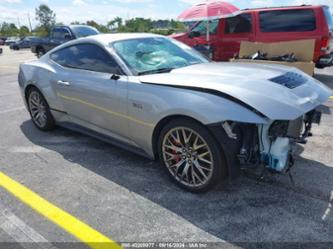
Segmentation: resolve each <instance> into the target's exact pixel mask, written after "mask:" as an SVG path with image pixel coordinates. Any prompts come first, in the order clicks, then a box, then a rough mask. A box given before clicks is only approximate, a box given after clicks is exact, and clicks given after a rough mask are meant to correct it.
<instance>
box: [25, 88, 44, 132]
mask: <svg viewBox="0 0 333 249" xmlns="http://www.w3.org/2000/svg"><path fill="white" fill-rule="evenodd" d="M29 108H30V113H31V116H32V119H33V121H34V123H35V124H36V125H37V126H38V127H40V128H43V127H45V126H46V123H47V113H46V104H45V102H44V100H43V98H42V97H41V95H40V94H39V93H38V92H36V91H33V92H31V94H30V95H29Z"/></svg>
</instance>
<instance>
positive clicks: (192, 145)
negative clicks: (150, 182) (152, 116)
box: [159, 119, 225, 192]
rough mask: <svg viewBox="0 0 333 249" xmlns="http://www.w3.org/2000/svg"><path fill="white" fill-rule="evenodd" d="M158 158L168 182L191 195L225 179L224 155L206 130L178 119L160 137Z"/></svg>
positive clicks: (198, 125)
mask: <svg viewBox="0 0 333 249" xmlns="http://www.w3.org/2000/svg"><path fill="white" fill-rule="evenodd" d="M159 155H160V159H161V160H162V162H163V164H164V165H165V167H166V168H167V170H168V172H169V175H170V176H171V178H172V179H173V180H174V181H175V182H176V183H177V184H178V185H179V186H181V187H182V188H184V189H186V190H189V191H191V192H204V191H207V190H209V189H211V188H212V187H214V186H215V185H216V184H217V183H218V182H219V181H220V180H221V179H222V178H223V176H224V173H225V165H224V163H223V162H224V160H223V152H222V151H221V148H220V146H219V145H218V143H217V142H216V140H215V138H214V137H213V136H212V135H211V134H210V133H209V131H208V130H207V128H206V127H205V126H203V125H201V124H199V123H197V122H195V121H192V120H188V119H177V120H174V121H171V122H170V123H169V124H167V125H166V126H165V127H164V128H163V129H162V132H161V134H160V138H159Z"/></svg>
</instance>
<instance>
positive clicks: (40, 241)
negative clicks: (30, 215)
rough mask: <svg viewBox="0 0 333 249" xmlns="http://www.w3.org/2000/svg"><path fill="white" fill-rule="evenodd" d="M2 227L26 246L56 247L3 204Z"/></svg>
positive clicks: (1, 209)
mask: <svg viewBox="0 0 333 249" xmlns="http://www.w3.org/2000/svg"><path fill="white" fill-rule="evenodd" d="M0 228H1V229H2V230H3V231H5V232H6V233H7V234H8V235H9V236H10V237H12V238H13V239H14V240H15V241H16V242H17V243H20V245H21V246H22V247H24V248H29V249H30V248H32V247H33V248H43V249H56V247H55V246H53V245H52V244H51V243H50V242H49V241H48V240H47V239H45V238H44V237H43V236H42V235H40V234H39V233H37V232H36V231H35V230H34V229H33V228H31V227H30V226H28V225H27V224H26V223H25V222H23V221H22V220H21V219H20V218H18V217H17V216H16V215H15V214H13V213H12V212H10V211H9V210H8V209H6V208H5V207H4V206H3V205H1V204H0ZM31 243H33V245H32V244H31Z"/></svg>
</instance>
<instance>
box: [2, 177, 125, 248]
mask: <svg viewBox="0 0 333 249" xmlns="http://www.w3.org/2000/svg"><path fill="white" fill-rule="evenodd" d="M0 187H2V188H4V189H5V190H7V191H8V192H9V193H11V194H12V195H14V196H15V197H16V198H18V199H19V200H20V201H22V202H23V203H25V204H26V205H28V206H29V207H31V208H32V209H33V210H35V211H36V212H38V213H40V214H41V215H43V216H44V217H46V218H47V219H49V220H50V221H52V222H53V223H55V224H56V225H58V226H59V227H61V228H62V229H64V230H65V231H67V232H68V233H70V234H72V235H73V236H74V237H76V238H77V239H79V240H80V241H82V242H83V243H85V244H86V245H88V246H89V247H90V248H92V249H121V248H122V247H121V246H120V245H118V244H117V243H116V242H114V241H113V240H111V239H109V238H108V237H106V236H104V235H103V234H101V233H99V232H98V231H96V230H94V229H93V228H91V227H90V226H88V225H86V224H85V223H83V222H82V221H80V220H78V219H77V218H75V217H74V216H72V215H70V214H69V213H67V212H66V211H63V210H61V209H60V208H58V207H56V206H55V205H53V204H52V203H50V202H48V201H47V200H45V199H44V198H42V197H40V196H39V195H37V194H36V193H34V192H32V191H31V190H29V189H28V188H27V187H25V186H23V185H21V184H20V183H18V182H16V181H15V180H13V179H11V178H10V177H8V176H7V175H5V174H4V173H2V172H0Z"/></svg>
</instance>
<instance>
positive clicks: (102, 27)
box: [86, 20, 109, 33]
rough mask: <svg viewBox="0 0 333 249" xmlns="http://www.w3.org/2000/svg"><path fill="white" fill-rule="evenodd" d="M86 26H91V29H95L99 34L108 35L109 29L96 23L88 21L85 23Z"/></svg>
mask: <svg viewBox="0 0 333 249" xmlns="http://www.w3.org/2000/svg"><path fill="white" fill-rule="evenodd" d="M86 24H87V25H89V26H91V27H94V28H96V29H97V30H98V31H99V32H101V33H108V32H109V29H108V27H107V26H104V25H102V24H98V23H97V22H96V21H94V20H90V21H87V23H86Z"/></svg>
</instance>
